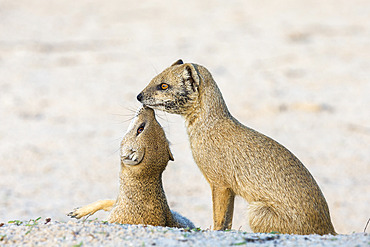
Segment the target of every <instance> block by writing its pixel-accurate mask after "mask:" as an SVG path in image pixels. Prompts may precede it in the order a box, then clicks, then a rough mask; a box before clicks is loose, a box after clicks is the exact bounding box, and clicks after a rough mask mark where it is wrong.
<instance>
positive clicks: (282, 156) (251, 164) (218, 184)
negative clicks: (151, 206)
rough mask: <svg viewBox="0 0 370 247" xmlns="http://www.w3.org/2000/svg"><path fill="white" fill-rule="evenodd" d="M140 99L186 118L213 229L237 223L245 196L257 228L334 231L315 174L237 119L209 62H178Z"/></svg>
mask: <svg viewBox="0 0 370 247" xmlns="http://www.w3.org/2000/svg"><path fill="white" fill-rule="evenodd" d="M137 99H138V100H139V101H140V102H141V103H143V104H144V105H146V106H149V107H152V108H155V109H160V110H163V111H166V112H169V113H175V114H180V115H182V116H183V117H184V118H185V124H186V127H187V133H188V136H189V139H190V147H191V151H192V154H193V158H194V160H195V162H196V163H197V165H198V166H199V168H200V170H201V172H202V173H203V175H204V176H205V178H206V179H207V181H208V183H209V184H210V185H211V189H212V199H213V223H214V229H216V230H222V229H230V228H231V226H232V217H233V210H234V197H235V195H239V196H242V197H243V198H244V199H245V200H246V201H247V202H248V204H249V205H248V216H249V224H250V227H251V229H252V230H253V231H254V232H272V231H277V232H280V233H291V234H314V233H316V234H322V235H323V234H329V233H330V234H335V231H334V227H333V225H332V223H331V219H330V214H329V209H328V205H327V203H326V201H325V198H324V196H323V194H322V192H321V190H320V188H319V186H318V185H317V183H316V182H315V179H314V178H313V177H312V175H311V174H310V172H309V171H308V170H307V169H306V168H305V167H304V165H303V164H302V163H301V162H300V161H299V160H298V159H297V158H296V157H295V156H294V155H293V154H292V153H291V152H290V151H289V150H287V149H286V148H285V147H283V146H282V145H280V144H279V143H277V142H276V141H274V140H272V139H271V138H269V137H267V136H265V135H263V134H261V133H259V132H257V131H255V130H253V129H251V128H248V127H246V126H244V125H242V124H241V123H240V122H239V121H238V120H236V119H235V118H234V117H233V116H232V115H231V114H230V112H229V111H228V109H227V106H226V104H225V101H224V99H223V97H222V94H221V92H220V90H219V88H218V87H217V84H216V82H215V81H214V79H213V78H212V75H211V73H210V72H209V71H208V70H207V69H206V68H205V67H203V66H201V65H197V64H191V63H186V64H184V63H183V62H182V60H178V61H177V62H175V63H174V64H172V66H170V67H169V68H167V69H165V70H164V71H163V72H162V73H160V74H159V75H157V76H156V77H154V79H152V81H151V82H150V83H149V85H148V86H147V87H146V88H145V89H144V90H143V91H142V92H141V93H140V94H139V95H138V96H137Z"/></svg>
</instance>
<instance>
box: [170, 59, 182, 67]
mask: <svg viewBox="0 0 370 247" xmlns="http://www.w3.org/2000/svg"><path fill="white" fill-rule="evenodd" d="M180 64H184V62H183V61H182V60H181V59H179V60H177V61H176V62H174V63H173V64H172V65H171V67H172V66H175V65H180Z"/></svg>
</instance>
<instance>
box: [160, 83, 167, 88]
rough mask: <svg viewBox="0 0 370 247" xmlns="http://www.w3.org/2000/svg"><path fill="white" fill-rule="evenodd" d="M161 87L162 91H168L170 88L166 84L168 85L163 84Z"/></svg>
mask: <svg viewBox="0 0 370 247" xmlns="http://www.w3.org/2000/svg"><path fill="white" fill-rule="evenodd" d="M160 87H161V89H162V90H166V89H167V88H168V84H166V83H162V84H161V85H160Z"/></svg>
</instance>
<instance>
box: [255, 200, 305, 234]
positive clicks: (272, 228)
mask: <svg viewBox="0 0 370 247" xmlns="http://www.w3.org/2000/svg"><path fill="white" fill-rule="evenodd" d="M248 216H249V225H250V227H251V229H252V231H253V232H266V233H270V232H279V233H295V234H302V233H301V232H300V230H299V229H300V227H298V226H297V223H298V222H294V221H293V219H289V216H288V214H282V213H281V212H279V210H278V209H277V208H276V207H274V206H273V205H272V204H271V205H269V204H268V203H266V202H260V201H258V202H252V203H250V204H249V206H248ZM294 223H295V224H294Z"/></svg>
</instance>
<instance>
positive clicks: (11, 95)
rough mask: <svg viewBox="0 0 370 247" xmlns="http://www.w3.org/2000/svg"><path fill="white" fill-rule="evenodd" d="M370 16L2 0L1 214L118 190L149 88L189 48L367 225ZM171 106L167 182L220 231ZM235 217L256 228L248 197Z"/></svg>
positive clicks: (165, 122)
mask: <svg viewBox="0 0 370 247" xmlns="http://www.w3.org/2000/svg"><path fill="white" fill-rule="evenodd" d="M369 13H370V2H369V1H365V0H364V1H337V0H335V1H334V0H328V1H313V0H309V1H289V0H281V1H259V0H256V1H241V0H240V1H237V0H232V1H209V0H204V1H177V0H176V1H172V0H166V1H158V2H157V1H140V2H138V1H137V2H134V1H70V0H65V1H46V0H45V1H41V0H36V1H32V2H31V1H21V0H19V1H18V0H16V1H4V0H2V1H1V0H0V167H1V168H0V169H1V172H0V222H4V223H6V222H8V221H9V220H15V219H19V220H29V219H36V218H37V217H39V216H41V217H43V218H46V217H51V218H52V219H53V220H57V221H64V222H66V221H68V220H69V219H68V218H67V216H66V213H68V212H69V211H70V210H71V209H73V208H74V207H77V206H81V205H84V204H87V203H90V202H92V201H95V200H97V199H104V198H115V196H116V194H117V190H118V171H119V154H118V152H117V151H118V148H119V142H120V138H121V137H122V135H123V134H124V133H125V130H126V128H127V126H128V120H129V119H130V117H131V116H132V115H133V112H132V110H135V109H136V108H137V107H138V106H139V104H138V102H137V101H136V95H137V94H138V93H139V92H140V91H141V90H142V89H143V88H144V87H145V86H146V85H147V83H148V82H149V81H150V79H151V78H152V77H154V76H155V75H156V74H157V73H159V72H160V71H161V70H162V69H164V68H166V67H167V66H169V65H170V64H171V63H173V62H174V61H175V60H177V59H178V58H182V59H183V60H184V61H185V62H195V63H199V64H202V65H205V66H206V67H207V68H208V69H209V70H210V71H211V72H212V73H213V75H214V78H215V79H216V81H217V82H218V85H219V87H220V89H221V91H222V93H223V95H224V98H225V100H226V102H227V104H228V107H229V109H230V111H231V112H232V114H233V115H234V116H235V117H236V118H237V119H239V120H240V121H241V122H242V123H244V124H246V125H247V126H250V127H252V128H255V129H257V130H258V131H260V132H262V133H265V134H267V135H268V136H270V137H272V138H274V139H276V140H277V141H279V142H280V143H282V144H283V145H285V146H286V147H287V148H289V149H290V150H291V151H292V152H293V153H294V154H296V155H297V156H298V157H299V158H300V160H301V161H302V162H303V163H304V164H305V165H306V167H307V168H308V169H309V170H310V171H311V173H312V174H313V176H314V177H315V178H316V180H317V182H318V183H319V185H320V187H321V188H322V191H323V193H324V195H325V196H326V199H327V202H328V204H329V208H330V211H331V216H332V220H333V223H334V226H335V228H336V230H337V232H339V233H342V234H349V233H352V232H356V233H361V232H363V229H364V227H365V224H366V221H367V220H368V218H369V217H370V207H369V205H370V192H369V191H370V176H369V174H370V151H369V150H370V114H369V112H370V111H369V106H370V97H369V95H370V69H369V68H370V15H369ZM157 114H158V116H159V117H160V121H161V123H162V126H163V127H164V129H165V131H166V134H167V137H168V139H169V140H170V141H171V143H172V145H171V149H172V152H173V154H174V157H175V162H171V163H169V165H168V168H167V170H166V171H165V173H164V178H163V180H164V186H165V191H166V194H167V198H168V201H169V203H170V206H171V208H172V209H174V210H176V211H178V212H180V213H182V214H183V215H185V216H187V217H188V218H190V219H191V220H192V221H193V222H194V223H195V225H197V226H199V227H201V228H202V229H207V228H209V227H210V226H211V225H212V210H211V209H212V205H211V197H210V189H209V187H208V184H207V183H206V181H205V179H204V178H203V177H202V175H201V173H200V172H199V170H198V168H197V166H196V165H195V163H194V161H193V159H192V157H191V152H190V149H189V144H188V141H187V136H186V132H185V128H184V124H183V120H182V119H181V118H180V117H179V116H174V115H169V114H164V113H161V112H157ZM234 215H235V216H234V225H233V228H234V229H236V230H238V229H240V230H241V231H249V228H248V224H247V223H248V221H247V219H246V204H245V202H244V201H243V200H241V199H238V200H237V204H236V209H235V214H234ZM106 216H107V214H105V213H99V214H97V215H96V217H98V218H99V219H101V220H104V219H105V217H106ZM367 232H369V228H368V230H367Z"/></svg>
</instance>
